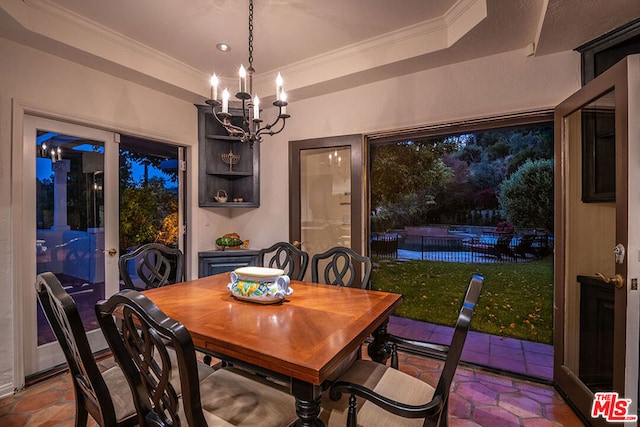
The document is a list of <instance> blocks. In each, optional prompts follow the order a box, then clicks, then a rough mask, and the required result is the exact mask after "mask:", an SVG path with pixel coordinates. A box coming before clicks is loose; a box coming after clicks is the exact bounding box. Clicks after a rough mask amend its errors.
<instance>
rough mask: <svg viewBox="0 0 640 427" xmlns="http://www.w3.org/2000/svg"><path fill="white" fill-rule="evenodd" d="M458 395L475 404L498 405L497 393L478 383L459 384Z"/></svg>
mask: <svg viewBox="0 0 640 427" xmlns="http://www.w3.org/2000/svg"><path fill="white" fill-rule="evenodd" d="M456 393H457V394H459V395H460V396H462V397H463V398H465V399H467V400H468V401H470V402H473V403H474V404H483V405H495V404H497V403H498V395H497V393H496V392H495V391H493V390H491V389H490V388H489V387H487V386H485V385H484V384H481V383H478V382H464V383H462V384H459V385H458V387H457V388H456Z"/></svg>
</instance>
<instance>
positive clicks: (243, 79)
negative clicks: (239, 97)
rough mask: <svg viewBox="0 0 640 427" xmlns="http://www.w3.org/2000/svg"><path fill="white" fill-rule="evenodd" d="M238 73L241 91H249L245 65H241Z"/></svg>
mask: <svg viewBox="0 0 640 427" xmlns="http://www.w3.org/2000/svg"><path fill="white" fill-rule="evenodd" d="M238 75H239V76H240V90H239V92H246V91H247V70H245V69H244V65H240V71H238Z"/></svg>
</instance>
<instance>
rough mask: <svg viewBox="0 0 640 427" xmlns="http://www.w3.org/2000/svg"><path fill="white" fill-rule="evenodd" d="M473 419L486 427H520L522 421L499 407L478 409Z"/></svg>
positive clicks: (480, 407) (474, 412)
mask: <svg viewBox="0 0 640 427" xmlns="http://www.w3.org/2000/svg"><path fill="white" fill-rule="evenodd" d="M473 419H474V420H475V421H476V422H477V423H478V424H480V425H481V426H485V427H520V419H519V418H518V417H516V416H515V415H513V414H512V413H511V412H509V411H507V410H505V409H504V408H501V407H499V406H479V407H476V408H475V410H474V411H473Z"/></svg>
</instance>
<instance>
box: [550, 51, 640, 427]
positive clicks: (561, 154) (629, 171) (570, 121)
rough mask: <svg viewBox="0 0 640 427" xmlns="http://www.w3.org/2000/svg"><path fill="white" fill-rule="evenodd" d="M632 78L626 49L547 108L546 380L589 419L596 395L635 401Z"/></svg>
mask: <svg viewBox="0 0 640 427" xmlns="http://www.w3.org/2000/svg"><path fill="white" fill-rule="evenodd" d="M639 82H640V56H630V57H628V58H626V59H625V60H623V61H621V62H620V63H618V64H617V65H616V66H614V67H612V68H611V69H610V70H608V71H606V72H605V73H603V74H602V75H601V76H599V77H597V78H596V79H594V80H593V81H591V82H589V83H588V84H587V85H585V86H584V87H583V88H582V89H581V90H579V91H578V92H576V93H575V94H573V95H572V96H571V97H569V98H568V99H567V100H565V101H564V102H562V103H561V104H560V105H558V107H556V110H555V127H556V129H555V135H556V153H555V161H556V166H555V174H556V179H555V181H556V183H555V191H556V194H555V199H556V206H555V233H556V235H555V239H556V242H555V243H556V245H555V248H556V249H555V286H556V289H555V316H554V321H555V328H554V331H555V332H554V345H555V357H554V381H555V382H556V383H557V386H558V387H559V388H560V389H561V391H562V392H563V393H565V394H566V396H567V397H568V399H569V400H570V401H571V402H572V403H573V404H574V405H575V407H576V408H577V409H578V411H579V412H580V413H581V415H582V416H583V418H584V419H585V421H587V422H589V423H590V424H592V425H594V426H600V425H603V426H604V425H610V422H612V421H614V420H615V417H616V416H620V412H617V413H613V411H612V412H611V413H609V412H608V410H607V409H606V408H607V407H608V406H607V404H606V403H602V402H601V404H599V405H596V408H597V409H596V413H595V414H594V413H593V408H594V405H593V403H594V399H597V398H598V396H597V395H596V394H597V393H609V392H617V393H618V394H619V399H623V398H624V399H630V401H629V402H628V404H623V405H622V406H625V405H626V406H628V407H627V408H626V411H624V412H626V415H629V416H635V415H636V414H637V408H638V405H637V403H638V290H637V281H638V277H639V275H640V268H639V264H640V251H639V247H640V224H638V221H637V219H636V218H637V213H636V210H637V208H638V207H639V206H640V192H638V191H637V188H638V183H639V182H640V180H639V179H638V178H640V167H639V166H640V128H639V127H638V126H637V124H634V123H635V122H637V119H635V118H637V117H638V114H639V113H640V111H639V105H638V104H639V103H640V99H639V98H640V91H639V89H638V88H639ZM632 118H634V119H633V120H632ZM594 415H595V416H594ZM612 417H613V418H612ZM618 421H619V420H618Z"/></svg>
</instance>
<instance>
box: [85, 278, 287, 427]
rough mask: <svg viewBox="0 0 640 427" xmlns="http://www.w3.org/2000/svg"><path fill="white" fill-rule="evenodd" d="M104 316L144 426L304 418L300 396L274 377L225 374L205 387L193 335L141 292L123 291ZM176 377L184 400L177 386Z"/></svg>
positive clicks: (100, 310) (100, 307)
mask: <svg viewBox="0 0 640 427" xmlns="http://www.w3.org/2000/svg"><path fill="white" fill-rule="evenodd" d="M96 313H97V315H98V321H99V322H100V326H101V328H102V330H103V332H104V334H105V336H106V338H107V341H108V342H109V346H110V347H111V350H112V351H113V353H114V356H115V357H116V359H117V360H118V363H119V364H120V366H122V369H123V371H124V373H125V376H126V378H127V380H128V382H129V385H130V387H131V391H132V393H133V395H134V402H135V406H136V409H137V412H138V421H139V423H140V425H154V426H177V425H188V426H191V427H194V426H195V427H199V426H207V425H210V426H214V425H234V426H246V425H252V426H254V425H264V426H288V425H290V424H292V423H293V422H294V421H295V420H296V419H297V416H296V412H295V399H294V398H293V396H291V395H290V394H289V393H288V392H287V389H286V388H285V387H283V386H280V385H277V384H276V383H274V382H271V381H269V380H267V379H266V378H263V377H260V376H257V375H254V374H252V373H249V372H245V371H242V370H239V369H237V368H220V369H218V370H216V371H214V372H213V373H212V374H211V375H209V376H208V377H206V378H204V379H203V380H201V381H199V380H198V373H197V367H196V364H197V362H196V356H195V348H194V344H193V340H192V339H191V335H190V334H189V331H187V329H186V328H185V327H184V326H183V325H182V324H181V323H179V322H177V321H176V320H174V319H172V318H170V317H168V316H167V315H166V314H164V313H163V312H162V311H161V310H160V309H159V308H158V307H157V306H156V305H155V304H154V303H153V302H152V301H151V300H149V299H148V298H147V297H145V296H144V295H142V294H141V293H139V292H137V291H135V290H131V289H125V290H122V291H120V292H119V293H117V294H115V295H113V296H112V297H111V298H109V299H108V300H107V301H101V302H99V303H98V304H96ZM169 348H172V349H174V350H175V353H176V356H177V357H176V362H173V363H172V361H171V359H170V357H169ZM153 355H158V357H159V359H160V362H156V361H155V359H154V358H153ZM176 373H177V374H178V375H179V379H180V384H181V388H182V395H179V394H178V393H177V392H176V390H175V388H174V387H172V386H171V382H170V381H169V379H170V378H171V377H172V376H173V375H175V374H176Z"/></svg>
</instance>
